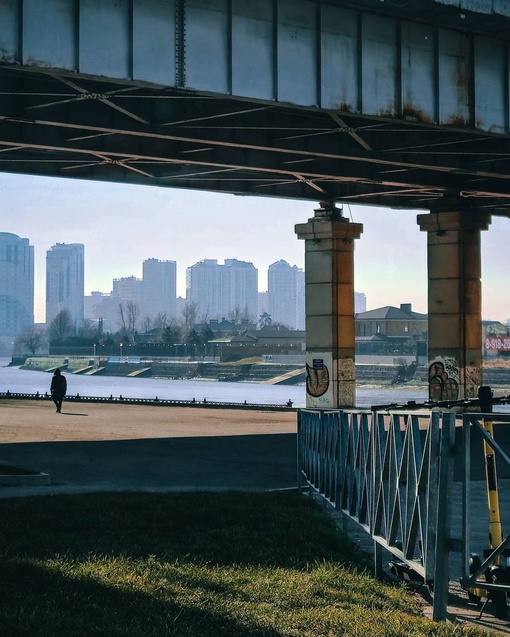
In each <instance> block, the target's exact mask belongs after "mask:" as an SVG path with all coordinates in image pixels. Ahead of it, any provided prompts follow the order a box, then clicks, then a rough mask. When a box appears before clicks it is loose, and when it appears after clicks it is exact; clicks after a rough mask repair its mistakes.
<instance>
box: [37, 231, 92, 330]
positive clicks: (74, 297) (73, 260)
mask: <svg viewBox="0 0 510 637" xmlns="http://www.w3.org/2000/svg"><path fill="white" fill-rule="evenodd" d="M84 252H85V248H84V246H83V244H82V243H57V244H56V245H54V246H52V247H51V248H50V249H49V250H48V252H47V253H46V323H47V324H50V323H51V321H52V320H53V319H54V318H55V316H56V315H57V314H58V313H59V312H60V311H61V310H64V309H67V310H69V312H70V314H71V318H72V321H73V325H74V326H75V327H79V326H80V325H81V324H82V323H83V316H84V314H83V298H84V293H85V280H84Z"/></svg>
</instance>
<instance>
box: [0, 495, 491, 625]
mask: <svg viewBox="0 0 510 637" xmlns="http://www.w3.org/2000/svg"><path fill="white" fill-rule="evenodd" d="M0 538H1V544H0V565H1V567H0V599H1V600H2V602H1V604H0V626H1V627H2V628H1V634H3V635H6V636H7V635H8V636H9V637H21V636H23V637H25V636H26V637H28V636H30V637H60V636H62V637H79V636H105V637H106V636H108V637H117V636H118V637H120V636H122V637H142V636H143V637H156V636H157V637H163V636H176V637H177V636H178V637H202V636H203V637H259V636H260V637H301V636H303V637H322V636H328V637H329V636H333V635H334V636H335V637H336V636H340V635H341V636H344V637H372V636H377V637H380V636H388V637H390V636H391V637H399V636H402V637H411V636H412V637H418V636H420V637H421V636H428V635H430V636H432V635H434V636H438V637H449V636H451V637H453V636H455V637H459V636H460V635H466V636H468V635H469V636H475V635H482V634H486V633H483V632H482V631H479V630H476V629H470V628H460V627H459V626H457V627H453V626H451V625H447V624H442V625H438V624H434V623H432V622H431V621H430V620H427V619H425V618H423V617H421V616H420V608H419V603H418V601H417V599H416V598H413V597H411V596H410V595H409V594H407V593H406V592H405V591H404V590H403V589H402V588H400V587H392V586H388V585H384V584H382V583H380V582H377V581H375V580H374V579H373V578H372V577H371V575H370V574H369V573H370V569H371V567H370V565H369V564H368V562H367V561H366V560H367V558H366V557H365V556H364V555H362V554H361V553H360V552H359V551H358V550H357V549H356V548H355V547H354V546H353V545H352V544H350V543H349V542H348V541H347V540H346V539H345V538H343V537H342V536H341V535H340V534H339V533H338V531H336V530H335V529H334V528H333V527H332V525H331V523H330V522H329V520H328V519H325V517H324V516H323V514H322V512H321V510H320V509H319V508H318V507H317V506H316V505H315V503H314V502H312V501H310V500H308V499H307V498H305V497H303V496H301V495H299V494H297V493H290V492H286V493H271V494H248V495H246V494H243V495H240V494H204V493H193V494H89V495H79V496H53V497H39V498H22V499H8V500H5V499H4V500H0Z"/></svg>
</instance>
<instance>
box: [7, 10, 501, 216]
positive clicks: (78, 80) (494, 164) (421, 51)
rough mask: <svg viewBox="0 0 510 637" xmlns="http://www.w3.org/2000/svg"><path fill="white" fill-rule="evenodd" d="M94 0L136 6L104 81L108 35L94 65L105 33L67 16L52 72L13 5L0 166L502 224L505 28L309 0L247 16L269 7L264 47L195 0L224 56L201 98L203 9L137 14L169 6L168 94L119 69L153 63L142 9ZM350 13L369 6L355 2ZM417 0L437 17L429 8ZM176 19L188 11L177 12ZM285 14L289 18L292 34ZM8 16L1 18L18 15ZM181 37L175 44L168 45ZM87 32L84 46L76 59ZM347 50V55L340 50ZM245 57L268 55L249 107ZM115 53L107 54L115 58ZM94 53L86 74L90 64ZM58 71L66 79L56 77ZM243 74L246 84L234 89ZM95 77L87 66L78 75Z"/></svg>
mask: <svg viewBox="0 0 510 637" xmlns="http://www.w3.org/2000/svg"><path fill="white" fill-rule="evenodd" d="M20 1H21V0H20ZM24 2H25V3H26V4H27V5H29V6H31V7H36V6H38V7H39V8H38V14H37V16H38V19H39V20H43V18H44V13H43V12H42V11H41V9H40V7H41V3H40V2H39V5H37V3H35V4H34V3H33V2H32V1H31V0H24ZM42 4H46V7H47V13H50V14H51V13H52V11H53V12H54V15H55V16H56V15H57V9H58V10H60V9H61V8H62V7H61V4H60V0H47V2H46V3H42ZM71 4H72V3H69V6H71ZM100 4H101V3H97V2H93V1H92V0H88V1H87V0H80V2H76V3H74V4H73V6H74V7H75V9H74V10H75V11H76V12H78V13H79V12H80V11H81V12H82V14H83V15H85V11H86V9H87V7H89V8H88V9H87V10H89V12H90V10H91V9H90V7H96V8H95V10H96V12H99V10H100V9H99V5H100ZM109 4H111V5H112V7H113V5H115V7H120V8H122V6H123V5H125V6H126V7H129V6H131V8H132V9H133V7H134V10H135V12H134V13H133V15H131V17H130V22H129V20H128V21H127V22H126V24H129V25H130V27H129V29H130V30H129V29H128V28H127V27H126V30H125V32H124V30H123V29H120V31H119V33H118V39H119V40H120V41H123V40H124V39H125V40H126V47H125V50H126V51H127V53H126V57H127V59H128V62H129V64H128V63H127V62H126V68H127V71H126V72H125V73H124V71H122V72H120V71H119V70H118V69H115V70H114V72H113V73H112V74H111V75H114V76H115V77H104V76H102V74H101V72H100V69H101V60H100V58H101V57H102V56H103V57H104V58H105V59H106V58H107V56H108V55H109V48H108V47H109V44H108V42H110V44H111V42H113V40H112V39H111V38H110V40H109V39H108V37H107V35H108V34H107V33H106V32H104V33H103V34H102V36H104V40H105V42H104V44H103V46H104V50H97V51H94V55H93V56H92V53H91V50H92V45H93V44H94V43H96V44H97V43H98V42H99V41H102V38H101V34H99V35H97V37H96V35H95V34H93V30H92V28H91V27H90V28H89V31H87V29H86V27H85V26H83V25H84V24H85V19H84V17H83V15H81V14H80V15H78V13H76V15H74V14H73V15H70V16H69V20H68V22H69V24H70V25H72V29H73V30H74V31H76V32H74V31H73V32H72V33H69V34H68V38H67V39H68V41H69V42H70V44H69V51H70V53H69V56H68V58H69V60H70V62H69V64H64V62H62V60H64V61H65V56H64V55H62V60H60V59H58V60H57V59H55V60H52V55H53V53H52V52H53V48H52V46H51V36H49V35H46V36H44V35H41V33H47V32H46V31H45V30H44V29H40V30H38V29H37V28H36V27H37V25H36V24H35V23H34V24H30V16H33V15H35V14H34V13H33V12H30V11H25V13H24V14H23V15H24V19H23V21H21V22H20V23H19V24H18V23H16V24H15V28H13V33H14V32H16V33H20V34H22V35H20V36H19V37H20V42H21V43H20V42H18V43H17V44H16V46H14V45H13V46H12V47H11V49H12V50H9V55H3V57H0V60H2V62H3V63H2V64H1V65H0V171H1V172H12V173H25V174H32V175H43V176H51V177H57V176H59V177H69V178H79V179H90V180H99V181H111V182H124V183H130V184H142V185H151V186H161V187H168V188H187V189H199V190H207V191H216V192H224V193H233V194H238V195H250V196H257V195H258V196H271V197H282V198H289V199H293V198H295V199H307V200H315V201H316V200H337V201H340V202H346V203H353V204H368V205H376V206H386V207H395V208H402V209H427V210H452V209H459V208H477V209H483V210H485V211H486V212H490V213H492V214H501V215H507V214H508V213H509V211H510V137H509V132H510V122H509V111H510V109H509V104H510V89H509V84H510V82H509V79H508V78H509V69H510V62H509V60H510V51H509V47H508V41H510V37H509V34H510V29H509V28H508V27H505V29H506V30H505V29H503V31H502V32H501V33H498V37H499V38H500V39H499V40H494V42H492V41H491V40H490V38H489V33H488V32H487V33H483V32H480V33H475V32H470V33H468V32H465V33H463V32H461V31H460V30H458V29H457V30H455V29H454V28H453V27H451V25H448V26H447V28H442V27H441V26H440V23H441V20H443V22H444V20H445V16H446V14H444V15H443V14H438V15H437V16H434V15H432V14H431V17H430V23H422V22H418V21H416V22H413V21H412V20H417V19H418V17H419V16H418V14H417V15H416V16H415V15H411V21H410V20H409V15H407V16H405V15H398V14H397V13H395V12H394V14H391V15H390V14H387V15H383V13H381V9H380V7H381V6H382V7H383V8H384V9H385V10H387V8H388V7H389V5H386V4H384V3H374V2H370V1H369V0H366V1H365V2H359V3H350V2H340V1H339V2H332V3H330V4H329V5H328V6H327V7H326V6H324V7H323V6H322V5H321V3H314V2H308V0H297V1H296V2H288V1H286V0H257V3H255V4H256V5H257V6H256V9H257V10H258V11H259V10H260V9H261V7H263V6H265V5H267V7H269V8H271V7H273V9H274V7H278V8H279V11H280V12H279V13H278V15H277V14H276V13H275V11H273V14H271V15H272V16H273V17H272V18H271V19H268V20H267V21H266V22H267V24H268V25H269V26H268V27H267V28H268V29H269V31H268V32H269V33H270V36H271V37H269V36H267V38H266V39H262V40H260V41H255V40H253V41H249V40H246V38H249V37H251V36H250V34H251V33H252V32H253V29H251V30H250V28H251V26H253V25H251V23H250V25H251V26H250V28H248V27H247V26H246V24H247V21H248V20H252V22H253V23H254V24H255V21H256V20H258V18H256V17H253V16H251V17H250V15H248V17H247V15H245V14H248V13H249V12H250V11H251V9H250V7H251V6H252V5H251V3H250V2H248V0H234V2H233V4H232V3H230V5H229V6H230V13H229V14H225V15H224V14H223V13H222V9H221V7H222V6H223V4H225V6H226V5H227V4H228V3H226V2H222V0H215V1H214V2H211V3H209V4H211V5H217V6H216V9H217V10H216V14H215V15H219V16H220V17H221V19H222V20H223V22H224V25H226V26H221V27H218V29H217V33H220V34H221V33H223V30H225V33H228V34H229V36H230V40H229V44H228V46H227V47H226V50H223V49H222V44H221V42H220V44H219V45H218V46H219V50H220V51H221V52H222V54H223V53H224V54H225V55H222V59H223V58H224V59H225V60H226V61H225V69H224V70H225V73H224V75H225V77H226V78H227V79H226V85H225V86H226V89H225V90H210V89H209V88H208V86H212V87H213V88H214V87H215V86H216V84H215V81H216V79H217V78H218V77H220V76H221V77H223V75H222V73H223V71H222V70H221V69H220V70H219V71H218V69H217V66H214V65H213V66H211V77H212V79H211V82H210V83H209V84H208V82H207V81H204V82H203V85H201V86H200V87H199V88H192V84H193V82H192V80H193V73H194V72H195V75H196V73H197V72H198V71H196V68H198V67H196V66H194V65H196V64H197V56H196V53H195V54H194V57H193V54H192V44H193V37H197V36H194V35H193V34H194V33H195V34H196V33H200V32H201V31H200V28H201V27H203V26H204V25H205V24H207V25H208V28H210V29H211V30H212V31H211V33H212V35H211V39H214V37H215V33H216V31H214V29H216V26H215V24H216V22H217V21H216V22H214V21H211V19H210V16H209V15H205V14H204V15H201V14H200V11H201V10H202V9H200V6H201V3H200V2H198V1H196V2H194V1H193V0H188V1H187V2H186V3H184V2H179V1H178V0H175V3H162V2H160V0H151V3H148V4H150V5H152V7H155V6H159V5H161V6H163V4H165V6H166V5H169V4H171V5H172V7H173V9H172V14H171V16H169V18H168V19H169V26H170V27H171V28H172V29H173V34H174V36H175V41H173V42H172V47H173V48H172V50H173V53H175V55H174V56H173V57H172V59H171V62H172V69H171V71H172V74H173V73H174V72H175V76H172V81H171V82H168V83H167V84H166V85H165V84H162V83H160V82H154V81H148V80H147V79H146V78H145V77H143V75H144V74H143V73H140V74H139V75H140V77H136V75H137V74H136V73H135V72H134V69H136V68H137V64H138V66H139V67H140V68H141V67H142V66H144V67H146V68H149V67H150V59H149V58H146V59H144V60H142V57H141V56H142V54H141V53H140V51H137V49H136V47H135V46H134V39H133V37H132V36H133V33H135V32H136V29H137V24H138V22H140V21H141V20H142V18H137V15H138V14H137V13H136V11H137V10H138V11H139V13H140V15H142V13H143V8H142V6H143V3H142V2H140V1H139V0H132V2H131V4H130V3H128V2H116V3H109ZM298 5H299V7H298ZM331 5H338V6H331ZM364 5H366V7H368V9H369V11H368V10H367V11H365V10H363V9H362V10H357V9H355V8H353V7H354V6H358V7H363V6H364ZM425 5H426V6H427V7H429V9H430V8H431V7H437V5H436V3H435V2H431V1H429V0H427V2H425V4H424V6H425ZM66 6H67V5H66ZM253 6H254V7H255V5H253ZM413 6H414V5H413ZM137 7H139V8H138V9H137ZM232 7H233V8H232ZM236 7H237V10H238V14H235V10H236ZM285 7H287V12H288V16H287V17H286V16H285ZM296 7H298V8H299V9H300V10H302V12H304V11H305V9H306V11H310V13H309V14H307V16H305V17H306V20H305V22H306V24H304V23H303V24H301V23H299V20H304V18H302V17H301V18H300V17H299V15H298V14H299V11H294V10H295V9H296ZM192 8H193V9H194V11H191V9H192ZM411 8H412V7H411ZM185 9H186V10H187V11H188V13H189V14H188V15H187V16H186V15H184V16H183V15H180V13H179V11H181V13H182V11H184V10H185ZM375 9H379V13H375ZM1 10H2V9H1V7H0V11H1ZM34 10H35V9H34ZM111 10H112V11H117V10H118V11H120V10H121V9H117V8H111ZM126 11H127V9H126ZM292 11H294V13H296V15H297V17H296V18H295V20H296V23H295V24H292V20H294V17H293V16H294V13H292ZM334 11H336V12H340V13H335V14H334V13H333V12H334ZM403 11H404V10H403ZM243 12H244V13H243ZM13 15H14V14H13ZM19 15H21V14H16V16H15V19H16V20H18V19H20V20H21V18H19ZM112 15H113V14H112ZM126 15H127V14H126ZM333 15H335V16H337V17H338V19H340V17H341V18H342V20H343V22H341V24H342V25H343V26H342V28H340V27H339V29H338V32H335V28H336V27H335V28H331V27H330V23H331V21H332V16H333ZM448 15H449V14H448ZM239 16H241V17H242V18H243V20H244V22H241V20H240V17H239ZM282 16H283V17H282ZM310 16H312V17H313V21H312V23H311V26H310V24H309V22H310V20H311V18H310ZM0 17H1V16H0ZM467 17H468V22H469V24H470V25H471V27H473V28H474V25H476V24H477V22H476V14H474V13H473V14H472V13H469V12H467ZM11 18H12V19H13V20H14V18H13V17H12V16H11ZM145 18H147V16H145ZM48 19H51V16H50V18H48ZM112 19H113V18H112ZM137 19H138V22H137ZM147 19H148V18H147ZM218 19H219V18H218ZM404 19H405V20H404ZM434 19H435V20H436V21H435V23H434ZM80 20H81V21H80ZM179 20H180V21H181V23H180V22H179ZM349 20H350V22H349ZM491 20H492V21H489V18H488V17H487V16H486V21H489V22H488V27H487V28H488V29H489V27H490V28H492V29H494V28H495V27H494V25H495V24H496V22H495V20H494V17H493V16H492V18H491ZM307 21H308V22H307ZM223 22H222V24H223ZM508 22H510V18H509V19H508V20H507V23H508ZM351 23H352V25H353V32H352V33H349V34H347V35H346V33H345V32H344V31H345V29H346V28H347V27H346V26H345V25H347V24H351ZM499 23H500V24H502V21H499ZM4 24H5V20H4ZM13 24H14V23H13ZM264 24H265V23H264ZM339 24H340V23H339ZM480 24H481V25H482V26H483V21H480ZM239 25H241V26H239ZM242 25H245V26H244V27H243V26H242ZM257 25H258V23H257ZM491 25H492V26H491ZM184 26H186V29H184ZM258 26H260V25H258ZM3 28H4V27H2V26H1V25H0V45H1V44H2V40H5V38H6V37H7V36H6V35H5V34H4V33H2V29H3ZM69 28H70V29H71V27H69ZM236 29H237V30H238V31H239V33H237V31H236ZM243 29H244V31H243ZM99 30H100V29H99ZM217 33H216V34H217ZM179 34H180V36H181V37H182V38H185V39H186V38H187V40H188V41H187V42H184V43H183V42H180V41H178V35H179ZM236 34H237V35H236ZM149 36H150V34H149ZM429 36H430V38H431V39H432V40H433V42H430V41H429ZM264 37H265V36H264ZM45 38H46V39H45ZM87 38H88V39H89V40H90V46H91V48H90V50H89V51H88V53H83V52H84V51H86V47H87ZM154 38H155V40H157V38H158V34H157V33H155V34H154ZM243 38H244V39H243ZM307 38H308V39H307ZM21 40H22V41H21ZM238 42H241V44H237V45H236V43H238ZM243 42H245V44H242V43H243ZM296 42H297V44H296ZM73 43H76V46H75V47H74V44H73ZM347 43H350V46H351V49H350V50H351V51H353V52H354V53H352V55H349V54H348V53H345V46H346V45H347ZM266 45H267V46H266ZM333 45H334V46H336V47H337V49H335V50H337V53H338V51H343V54H342V55H344V57H343V58H342V60H343V62H342V63H343V65H344V66H343V67H341V70H345V77H343V76H342V78H340V79H341V81H342V82H345V81H347V80H348V79H349V78H352V79H353V85H352V86H350V87H347V86H346V88H345V91H346V93H345V94H344V95H340V93H338V91H339V90H340V88H338V91H337V93H334V91H335V90H336V88H335V87H336V86H337V85H336V84H335V81H336V80H335V78H333V80H331V78H330V76H331V74H332V73H333V72H338V68H339V64H340V62H341V61H342V60H340V58H338V56H337V58H336V59H333V58H331V57H330V58H328V57H327V55H328V51H329V52H331V50H332V48H334V47H333ZM344 45H345V46H344ZM111 46H113V45H111ZM204 46H206V48H207V46H208V45H206V44H204ZM236 46H238V49H239V50H238V51H237V52H238V54H239V57H238V58H236V57H235V55H236V48H235V47H236ZM257 46H258V47H262V48H261V49H260V50H261V51H263V50H264V51H265V49H264V47H266V48H267V49H268V51H269V49H270V48H271V47H273V48H272V49H271V51H273V49H274V51H273V53H274V55H273V58H274V59H273V61H272V63H271V65H270V68H269V67H268V73H270V75H271V78H270V84H271V89H270V90H269V89H268V92H267V95H265V94H263V93H264V91H263V90H262V84H263V83H264V81H265V80H264V79H263V78H262V79H261V77H257V78H255V77H254V78H253V86H254V87H255V88H256V89H258V88H260V94H261V95H263V96H262V97H253V96H251V97H250V96H247V95H246V93H249V92H250V91H249V90H247V91H244V93H245V94H244V95H243V94H242V93H243V91H242V90H238V91H237V93H238V94H236V86H241V84H242V82H244V86H251V85H250V77H249V73H248V71H249V69H250V68H252V67H250V62H249V61H247V59H248V57H249V53H250V51H252V54H253V52H256V51H257V50H258V49H257V48H256V47H257ZM292 47H297V48H294V49H293V48H292ZM5 48H6V47H4V49H3V50H5ZM31 51H32V52H33V53H34V54H33V55H30V52H31ZM292 51H295V52H297V53H301V54H302V58H303V59H302V60H300V63H301V62H303V66H302V67H300V64H299V63H297V62H296V60H294V66H292V63H291V54H292ZM1 52H2V48H1V46H0V53H1ZM37 52H39V53H41V55H39V56H36V55H35V53H37ZM179 52H180V53H181V58H182V59H181V58H179V59H178V55H177V54H178V53H179ZM79 55H82V57H83V59H80V58H79ZM115 55H116V52H115V51H113V52H112V59H113V58H115ZM285 55H287V57H285ZM338 55H339V54H338ZM87 56H88V57H87ZM137 56H138V57H137ZM92 57H93V58H94V59H93V63H87V60H88V59H92ZM266 57H267V56H266ZM41 58H42V59H41ZM308 58H309V59H308ZM137 60H138V62H137ZM140 60H141V61H140ZM71 62H72V63H71ZM75 62H76V64H74V63H75ZM110 62H111V60H109V61H108V63H107V64H110ZM142 62H143V63H142ZM390 62H391V64H390ZM58 63H61V64H62V65H64V66H66V68H58V67H57V64H58ZM154 63H155V64H157V63H158V60H154ZM202 63H204V61H203V60H202ZM73 64H74V66H73ZM242 64H245V66H244V67H243V68H244V69H245V71H246V73H245V76H244V79H243V80H242V82H241V80H239V82H241V84H238V85H236V77H237V78H239V77H241V76H240V75H239V69H238V67H239V65H241V66H242ZM119 65H120V63H119ZM413 65H414V66H413ZM120 66H122V65H120ZM94 68H96V69H97V71H95V72H84V71H83V69H86V70H88V69H92V70H93V69H94ZM194 69H195V71H194ZM236 69H238V75H237V76H236V75H235V71H236ZM241 70H242V69H241ZM381 73H382V74H383V75H382V76H381V77H382V79H383V80H384V81H383V82H382V84H381V85H380V86H376V85H375V84H374V82H373V81H372V80H374V78H377V77H379V75H380V74H381ZM123 75H125V77H121V76H123ZM150 75H151V74H150V73H147V74H146V76H147V77H149V76H150ZM168 75H169V76H170V72H169V74H168ZM196 76H197V75H196ZM338 77H339V76H338ZM328 78H330V79H329V80H328ZM337 79H338V78H337ZM301 80H302V84H300V81H301ZM328 81H330V82H332V84H328ZM339 81H340V80H339ZM218 82H219V80H218ZM220 84H221V82H219V83H218V86H219V85H220ZM422 85H423V86H422ZM301 86H302V88H303V91H304V93H306V92H308V93H310V87H311V86H312V87H313V90H312V91H311V93H312V95H311V96H310V97H309V98H305V99H304V100H303V102H306V103H295V101H296V100H293V96H296V95H298V93H299V90H300V87H301ZM204 87H205V88H204ZM484 87H486V90H484ZM371 88H373V94H370V90H371ZM254 92H257V91H254ZM229 93H230V94H229ZM347 94H350V96H351V97H352V98H353V99H347V97H348V95H347ZM286 96H288V100H287V99H286ZM297 101H299V96H298V97H297ZM293 102H294V103H293Z"/></svg>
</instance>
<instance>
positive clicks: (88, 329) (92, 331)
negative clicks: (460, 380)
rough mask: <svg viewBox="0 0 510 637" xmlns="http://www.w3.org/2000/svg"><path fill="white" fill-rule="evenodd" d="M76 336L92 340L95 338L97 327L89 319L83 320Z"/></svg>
mask: <svg viewBox="0 0 510 637" xmlns="http://www.w3.org/2000/svg"><path fill="white" fill-rule="evenodd" d="M77 336H80V337H81V338H88V339H94V338H96V336H97V325H96V324H95V323H94V321H91V320H90V319H85V320H84V321H83V323H82V324H81V325H80V328H79V329H78V333H77Z"/></svg>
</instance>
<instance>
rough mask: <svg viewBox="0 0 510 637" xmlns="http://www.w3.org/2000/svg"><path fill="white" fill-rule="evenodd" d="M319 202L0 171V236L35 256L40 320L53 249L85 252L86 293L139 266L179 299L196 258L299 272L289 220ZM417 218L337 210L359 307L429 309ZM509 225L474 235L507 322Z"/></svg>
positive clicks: (490, 299) (107, 288) (299, 246)
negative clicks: (166, 269)
mask: <svg viewBox="0 0 510 637" xmlns="http://www.w3.org/2000/svg"><path fill="white" fill-rule="evenodd" d="M318 207H319V204H318V201H295V200H285V199H273V198H268V197H240V196H235V195H226V194H217V193H209V192H200V191H191V190H179V189H170V188H158V187H150V186H135V185H126V184H113V183H103V182H94V181H84V180H76V179H64V178H49V177H34V176H27V175H13V174H8V173H0V232H12V233H13V234H17V235H19V236H20V237H23V238H27V239H29V241H30V244H31V245H33V246H34V250H35V297H36V298H35V319H36V322H44V320H45V307H44V305H45V300H44V299H45V270H46V251H47V250H49V249H50V247H51V246H53V245H55V244H56V243H83V244H84V245H85V294H90V293H91V292H92V291H100V292H105V293H109V292H111V290H112V280H113V279H114V278H120V277H126V276H133V275H134V276H136V277H139V278H141V276H142V262H143V261H144V260H145V259H149V258H156V259H161V260H171V261H175V262H176V263H177V294H178V296H182V297H184V296H185V295H186V268H187V267H189V266H191V265H193V264H194V263H197V262H198V261H201V260H202V259H218V262H219V263H223V261H224V259H229V258H233V259H239V260H241V261H249V262H252V263H253V265H254V266H255V267H256V268H257V269H258V272H259V291H260V292H263V291H266V290H267V268H268V266H269V265H270V264H271V263H274V262H275V261H278V260H280V259H283V260H285V261H287V262H288V263H290V265H297V266H298V267H300V268H302V267H303V266H304V241H302V240H299V239H298V238H297V236H296V234H295V232H294V226H295V225H296V224H297V223H305V222H306V221H307V220H308V219H309V218H311V217H313V214H314V208H318ZM423 212H425V211H416V210H415V211H412V210H391V209H388V208H380V207H375V206H352V205H350V206H344V216H346V217H348V218H349V219H350V220H351V221H354V222H355V223H362V224H363V234H362V235H361V238H360V239H358V240H357V241H356V246H355V253H354V263H355V282H354V285H355V290H356V292H363V293H365V294H366V297H367V309H374V308H378V307H382V306H385V305H393V306H396V307H399V306H400V304H401V303H412V307H413V310H415V311H417V312H423V313H426V312H427V255H426V246H427V236H426V233H424V232H421V231H420V230H419V228H418V225H417V223H416V215H417V214H422V213H423ZM509 239H510V220H509V219H506V218H498V217H494V218H493V221H492V225H491V227H490V229H489V231H488V232H483V233H482V289H483V295H482V316H483V318H484V319H491V320H499V321H502V322H506V320H507V319H508V318H509V317H510V294H509V293H508V292H505V290H506V284H507V280H506V275H507V274H508V273H509Z"/></svg>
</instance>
